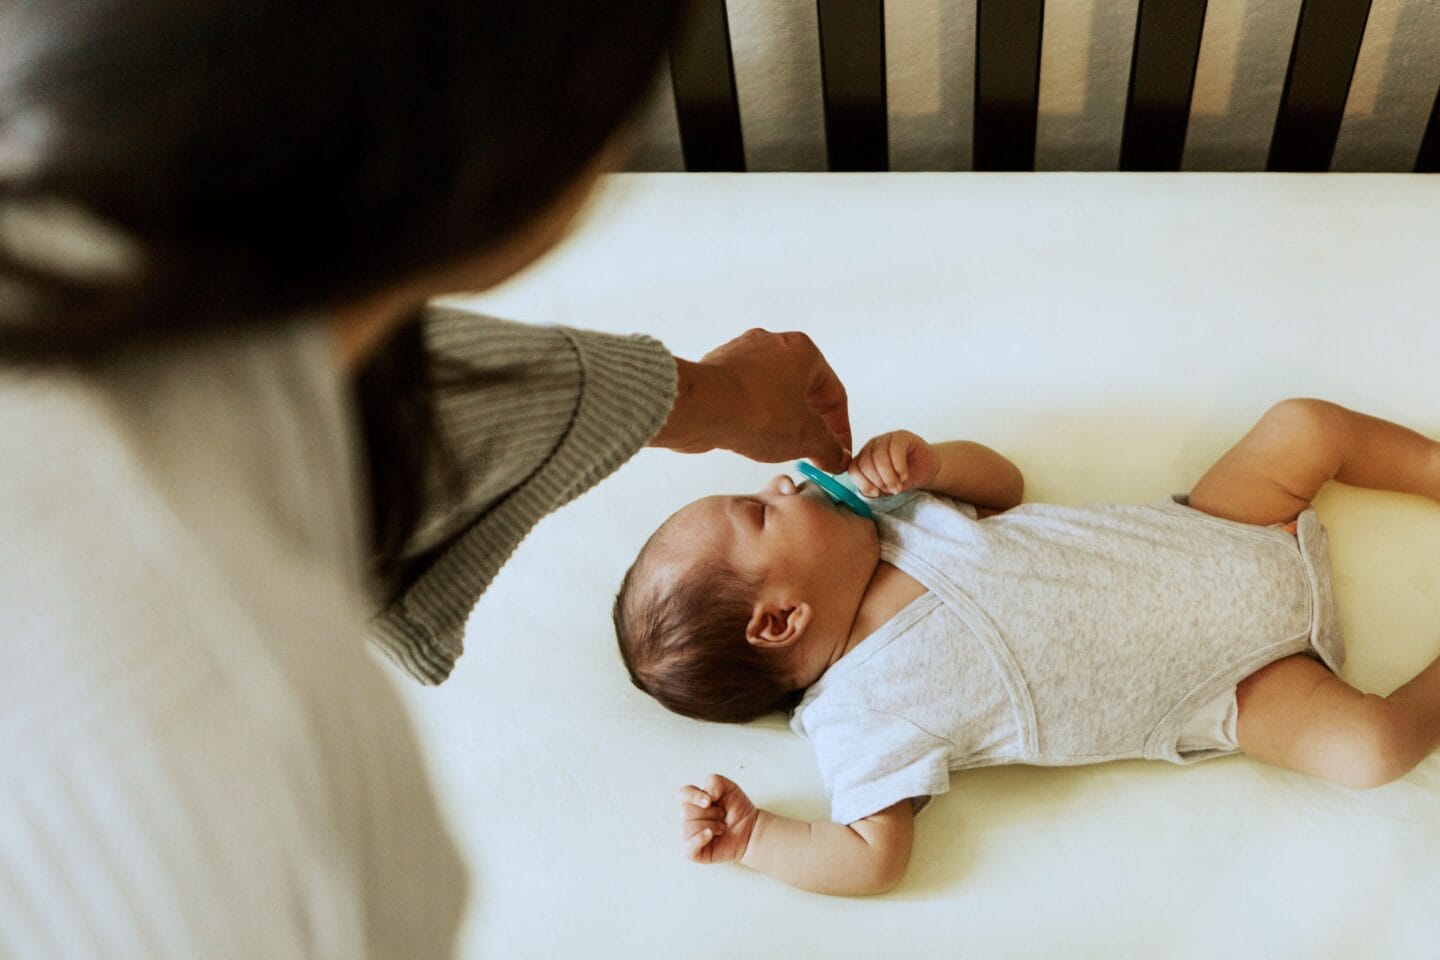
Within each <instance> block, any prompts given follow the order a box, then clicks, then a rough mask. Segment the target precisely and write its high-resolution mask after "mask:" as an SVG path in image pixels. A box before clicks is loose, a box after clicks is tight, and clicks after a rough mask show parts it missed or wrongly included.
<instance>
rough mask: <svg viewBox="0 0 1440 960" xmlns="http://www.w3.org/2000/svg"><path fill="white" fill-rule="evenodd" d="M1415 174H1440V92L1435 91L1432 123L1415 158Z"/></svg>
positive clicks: (1426, 127)
mask: <svg viewBox="0 0 1440 960" xmlns="http://www.w3.org/2000/svg"><path fill="white" fill-rule="evenodd" d="M1415 172H1416V173H1440V90H1437V91H1435V102H1434V103H1432V104H1431V105H1430V122H1429V123H1428V124H1426V125H1425V138H1424V139H1423V140H1421V141H1420V153H1419V154H1417V155H1416V157H1415Z"/></svg>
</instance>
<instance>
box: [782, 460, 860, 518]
mask: <svg viewBox="0 0 1440 960" xmlns="http://www.w3.org/2000/svg"><path fill="white" fill-rule="evenodd" d="M795 469H797V470H799V471H800V473H801V474H802V475H804V477H805V478H806V479H807V480H813V481H815V486H817V487H819V488H820V489H821V490H823V491H825V495H826V496H827V497H829V498H830V499H831V500H834V501H835V502H836V503H838V504H840V506H842V507H845V508H846V509H848V510H849V511H850V512H852V513H856V514H859V515H860V516H862V517H864V518H865V519H866V520H869V519H870V518H871V517H872V516H873V514H872V513H871V512H870V505H869V504H867V503H866V502H865V501H864V500H861V499H860V493H859V491H857V490H856V489H855V484H854V482H853V481H852V480H851V479H850V475H849V474H846V473H837V474H835V475H834V476H831V475H830V474H828V473H826V472H825V471H824V470H821V469H820V468H819V467H817V466H815V465H814V464H813V463H806V462H805V461H804V460H801V461H799V462H798V463H796V464H795Z"/></svg>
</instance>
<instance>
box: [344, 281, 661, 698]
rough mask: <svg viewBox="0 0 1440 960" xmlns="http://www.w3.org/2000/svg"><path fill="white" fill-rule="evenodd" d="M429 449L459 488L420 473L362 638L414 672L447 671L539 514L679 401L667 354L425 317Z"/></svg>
mask: <svg viewBox="0 0 1440 960" xmlns="http://www.w3.org/2000/svg"><path fill="white" fill-rule="evenodd" d="M423 322H424V333H425V340H426V347H427V350H428V351H429V353H430V355H431V357H432V364H433V365H434V366H436V367H437V368H439V367H444V368H446V370H448V371H451V372H452V373H453V371H454V370H456V369H459V370H461V371H463V374H464V375H463V376H453V375H451V376H448V377H446V378H445V380H444V381H443V382H442V383H441V384H440V385H437V386H436V387H435V389H434V392H433V396H432V402H433V404H434V410H435V418H436V421H437V427H438V431H439V438H438V443H437V444H436V446H437V447H439V448H441V449H440V450H439V451H438V456H437V457H434V458H430V459H432V460H433V461H435V462H439V461H440V460H442V459H443V461H444V462H446V463H450V464H453V465H454V466H455V467H456V468H458V471H459V474H460V476H461V477H462V478H463V483H462V484H461V485H460V486H459V488H458V489H453V488H452V487H451V486H450V485H447V484H445V483H443V482H441V481H440V480H439V479H437V478H435V477H433V476H432V477H430V478H428V482H427V486H426V488H425V498H424V499H425V510H424V512H423V514H422V516H421V520H420V524H419V526H418V529H417V531H416V533H415V536H414V538H413V540H412V541H411V543H410V544H409V546H408V548H407V550H406V553H407V555H408V557H409V558H410V559H409V566H410V570H411V573H410V574H409V575H408V580H407V582H405V583H402V584H401V585H400V588H399V590H398V591H396V592H395V593H394V599H393V600H391V601H390V602H389V603H388V604H387V605H386V606H385V607H384V609H382V610H381V611H380V612H379V614H378V615H377V617H376V618H375V619H374V621H372V629H371V638H372V639H373V640H374V641H375V642H376V643H377V645H379V646H380V647H381V648H382V649H383V650H384V651H385V652H386V653H387V654H389V655H390V657H391V658H392V659H394V660H395V661H396V662H397V663H398V664H399V665H400V666H401V667H403V668H404V669H405V670H406V671H407V672H409V673H410V674H411V675H412V676H414V677H415V678H416V679H418V680H420V681H421V682H422V683H430V684H436V683H440V682H442V681H443V680H445V678H446V677H448V676H449V675H450V671H451V670H452V669H453V668H454V665H455V661H456V660H457V659H458V658H459V656H460V654H461V652H462V650H463V647H464V627H465V621H466V619H467V618H468V617H469V615H470V611H471V610H472V609H473V608H474V606H475V604H476V603H477V602H478V601H479V599H480V596H481V594H483V593H484V592H485V589H486V588H487V587H488V586H489V585H490V581H491V580H492V579H493V578H494V576H495V574H496V573H497V572H498V571H499V569H500V567H501V566H502V565H503V564H504V563H505V561H506V560H508V559H509V558H510V555H511V554H512V553H513V552H514V550H515V548H516V547H517V546H518V545H519V544H520V542H521V541H522V540H523V539H524V538H525V537H526V535H527V534H529V532H530V530H531V529H532V528H533V527H534V526H535V524H536V523H537V522H539V520H540V519H541V518H542V517H544V516H545V515H547V514H549V513H551V512H552V511H554V510H556V509H558V508H559V507H561V506H563V505H565V504H566V503H568V502H570V501H571V500H573V499H575V498H576V497H577V496H579V495H580V494H581V493H584V492H585V491H586V490H588V489H589V488H590V487H592V486H594V485H595V484H596V483H598V482H599V481H601V480H602V479H604V478H605V477H606V476H608V475H609V474H610V473H612V472H613V471H614V470H615V469H616V468H617V467H619V466H620V465H621V464H622V463H624V462H625V461H626V460H628V459H629V458H630V457H631V456H633V455H634V454H635V452H636V451H638V450H639V449H640V448H641V447H642V446H644V445H645V444H646V443H647V442H648V441H649V440H650V438H651V437H653V436H654V435H655V433H656V432H658V431H659V429H660V427H661V426H662V425H663V424H664V422H665V418H666V417H667V416H668V415H669V413H670V407H671V404H672V403H673V402H674V399H675V389H676V369H675V359H674V357H673V356H672V355H671V354H670V351H669V350H667V349H666V348H665V346H664V344H662V343H660V341H658V340H655V339H653V338H651V337H646V336H620V335H615V334H608V333H597V332H593V331H587V330H574V329H570V328H568V327H541V326H531V325H529V324H522V323H514V322H510V321H505V320H497V319H494V318H492V317H485V316H480V315H477V314H474V313H469V312H466V311H461V310H454V309H443V308H432V309H430V310H429V311H427V313H426V315H425V318H424V321H423Z"/></svg>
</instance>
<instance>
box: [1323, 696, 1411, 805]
mask: <svg viewBox="0 0 1440 960" xmlns="http://www.w3.org/2000/svg"><path fill="white" fill-rule="evenodd" d="M1357 707H1358V709H1356V710H1355V711H1354V713H1353V714H1352V716H1351V717H1350V722H1349V723H1347V724H1346V726H1345V728H1344V731H1343V733H1340V734H1339V735H1337V737H1336V738H1335V739H1336V742H1335V743H1334V745H1333V748H1334V749H1333V754H1332V757H1333V760H1334V764H1335V765H1334V777H1333V779H1334V780H1335V781H1336V782H1338V783H1340V784H1341V785H1343V786H1347V787H1353V788H1355V789H1359V790H1372V789H1374V788H1376V787H1383V786H1384V785H1385V784H1387V783H1391V782H1393V781H1395V780H1399V779H1400V778H1401V777H1403V776H1405V774H1407V773H1409V772H1410V771H1411V770H1413V769H1414V768H1415V765H1416V764H1417V763H1419V762H1420V760H1421V759H1423V757H1422V753H1423V750H1422V749H1421V748H1420V736H1419V730H1418V728H1417V727H1416V725H1415V723H1414V721H1413V719H1412V718H1411V716H1410V714H1409V713H1407V712H1406V711H1405V710H1403V709H1402V708H1400V707H1398V706H1396V705H1395V704H1392V703H1390V702H1389V701H1388V700H1386V699H1385V698H1384V697H1378V696H1375V695H1373V694H1372V695H1367V696H1366V697H1365V698H1364V700H1363V701H1362V702H1361V703H1360V704H1357Z"/></svg>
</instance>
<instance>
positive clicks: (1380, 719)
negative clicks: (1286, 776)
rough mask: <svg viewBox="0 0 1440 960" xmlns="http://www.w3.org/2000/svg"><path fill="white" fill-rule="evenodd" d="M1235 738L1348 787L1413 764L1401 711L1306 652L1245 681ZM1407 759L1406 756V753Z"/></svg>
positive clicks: (1384, 778) (1248, 750)
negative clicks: (1399, 724) (1401, 730)
mask: <svg viewBox="0 0 1440 960" xmlns="http://www.w3.org/2000/svg"><path fill="white" fill-rule="evenodd" d="M1235 701H1236V705H1237V706H1238V708H1239V715H1238V716H1237V718H1236V724H1235V739H1236V741H1237V742H1238V743H1239V746H1240V749H1241V750H1242V751H1244V753H1245V754H1246V755H1247V756H1250V757H1253V758H1254V759H1256V760H1260V761H1263V762H1265V763H1268V764H1271V765H1272V766H1276V767H1281V768H1283V769H1286V770H1294V771H1296V772H1297V773H1304V774H1308V775H1310V776H1312V777H1319V778H1321V779H1323V780H1329V781H1331V782H1333V783H1339V784H1343V785H1345V786H1350V787H1371V786H1378V785H1379V784H1381V783H1385V782H1388V781H1389V780H1391V779H1394V778H1395V776H1398V775H1401V774H1403V772H1404V770H1408V769H1409V766H1411V765H1413V760H1411V758H1410V757H1409V755H1408V753H1409V751H1406V750H1403V749H1400V748H1401V746H1402V743H1401V741H1402V739H1403V738H1400V737H1398V736H1396V731H1395V730H1394V729H1392V728H1393V727H1394V726H1395V723H1394V721H1395V720H1396V717H1395V713H1396V711H1395V710H1394V709H1393V708H1392V705H1391V704H1389V703H1387V702H1386V700H1385V699H1384V698H1383V697H1377V696H1374V695H1371V694H1364V693H1361V692H1360V691H1359V690H1356V689H1355V688H1354V687H1352V686H1350V685H1349V684H1348V683H1346V682H1345V681H1343V680H1341V679H1340V678H1339V677H1337V676H1335V674H1333V673H1331V672H1330V670H1329V669H1328V668H1327V667H1326V666H1325V665H1324V664H1323V663H1321V662H1320V661H1319V660H1316V659H1315V658H1314V657H1310V656H1307V655H1304V654H1297V655H1295V656H1291V657H1286V658H1284V659H1283V660H1277V661H1275V662H1274V663H1272V664H1269V665H1267V666H1265V667H1262V668H1261V669H1259V670H1257V671H1256V672H1255V673H1253V674H1251V675H1250V676H1248V677H1246V678H1245V679H1244V680H1242V681H1240V683H1239V685H1238V686H1237V687H1236V690H1235ZM1402 754H1404V755H1402Z"/></svg>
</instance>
